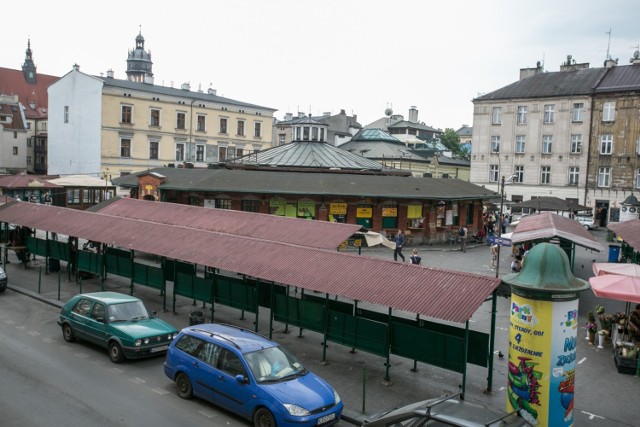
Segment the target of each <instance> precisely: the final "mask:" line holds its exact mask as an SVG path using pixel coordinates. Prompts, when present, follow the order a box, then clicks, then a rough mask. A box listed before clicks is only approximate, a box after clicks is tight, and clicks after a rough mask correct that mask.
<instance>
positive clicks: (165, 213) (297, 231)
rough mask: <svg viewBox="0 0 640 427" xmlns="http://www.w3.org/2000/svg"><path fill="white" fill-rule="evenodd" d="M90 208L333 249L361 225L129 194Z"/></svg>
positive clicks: (108, 213) (204, 228)
mask: <svg viewBox="0 0 640 427" xmlns="http://www.w3.org/2000/svg"><path fill="white" fill-rule="evenodd" d="M93 211H94V212H100V213H102V214H106V215H113V216H119V217H124V218H131V219H140V220H145V221H152V222H157V223H160V224H167V225H180V226H184V227H190V228H197V229H199V230H207V231H216V232H220V233H227V234H233V235H236V236H246V237H253V238H256V239H265V240H272V241H277V242H282V243H291V244H294V245H301V246H309V247H313V248H322V249H334V250H335V249H337V248H338V246H340V244H341V243H342V242H344V241H345V240H347V239H348V238H349V237H350V236H352V235H353V234H354V233H355V232H356V231H359V230H360V229H362V226H360V225H357V224H336V223H330V222H327V221H310V220H305V219H299V218H288V217H282V216H275V215H267V214H259V213H253V212H242V211H232V210H228V209H208V208H202V207H198V206H188V205H181V204H176V203H164V202H163V203H159V202H151V201H146V200H138V199H129V198H121V199H118V200H114V201H113V202H111V203H107V204H105V205H104V207H98V208H96V209H94V210H93Z"/></svg>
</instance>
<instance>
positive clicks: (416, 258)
mask: <svg viewBox="0 0 640 427" xmlns="http://www.w3.org/2000/svg"><path fill="white" fill-rule="evenodd" d="M409 260H410V261H411V264H413V265H420V262H421V261H422V258H420V255H418V250H417V249H414V250H413V253H412V254H411V256H410V257H409Z"/></svg>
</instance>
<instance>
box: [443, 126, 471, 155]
mask: <svg viewBox="0 0 640 427" xmlns="http://www.w3.org/2000/svg"><path fill="white" fill-rule="evenodd" d="M440 142H442V144H443V145H444V146H445V147H447V148H448V149H449V150H451V152H452V153H453V155H454V156H456V157H465V154H466V153H465V152H464V151H462V150H461V149H460V136H459V135H458V134H457V133H456V131H455V130H453V129H451V128H446V129H445V130H444V133H443V134H442V135H441V136H440Z"/></svg>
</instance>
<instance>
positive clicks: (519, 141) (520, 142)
mask: <svg viewBox="0 0 640 427" xmlns="http://www.w3.org/2000/svg"><path fill="white" fill-rule="evenodd" d="M524 142H525V136H524V135H516V153H520V154H522V153H524Z"/></svg>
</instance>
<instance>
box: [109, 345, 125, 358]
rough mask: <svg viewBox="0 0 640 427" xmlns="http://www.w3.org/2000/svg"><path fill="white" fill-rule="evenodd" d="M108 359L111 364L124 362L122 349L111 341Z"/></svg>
mask: <svg viewBox="0 0 640 427" xmlns="http://www.w3.org/2000/svg"><path fill="white" fill-rule="evenodd" d="M109 358H110V359H111V361H112V362H113V363H120V362H122V361H123V360H124V354H122V347H120V344H118V343H117V342H115V341H113V342H111V343H110V344H109Z"/></svg>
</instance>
